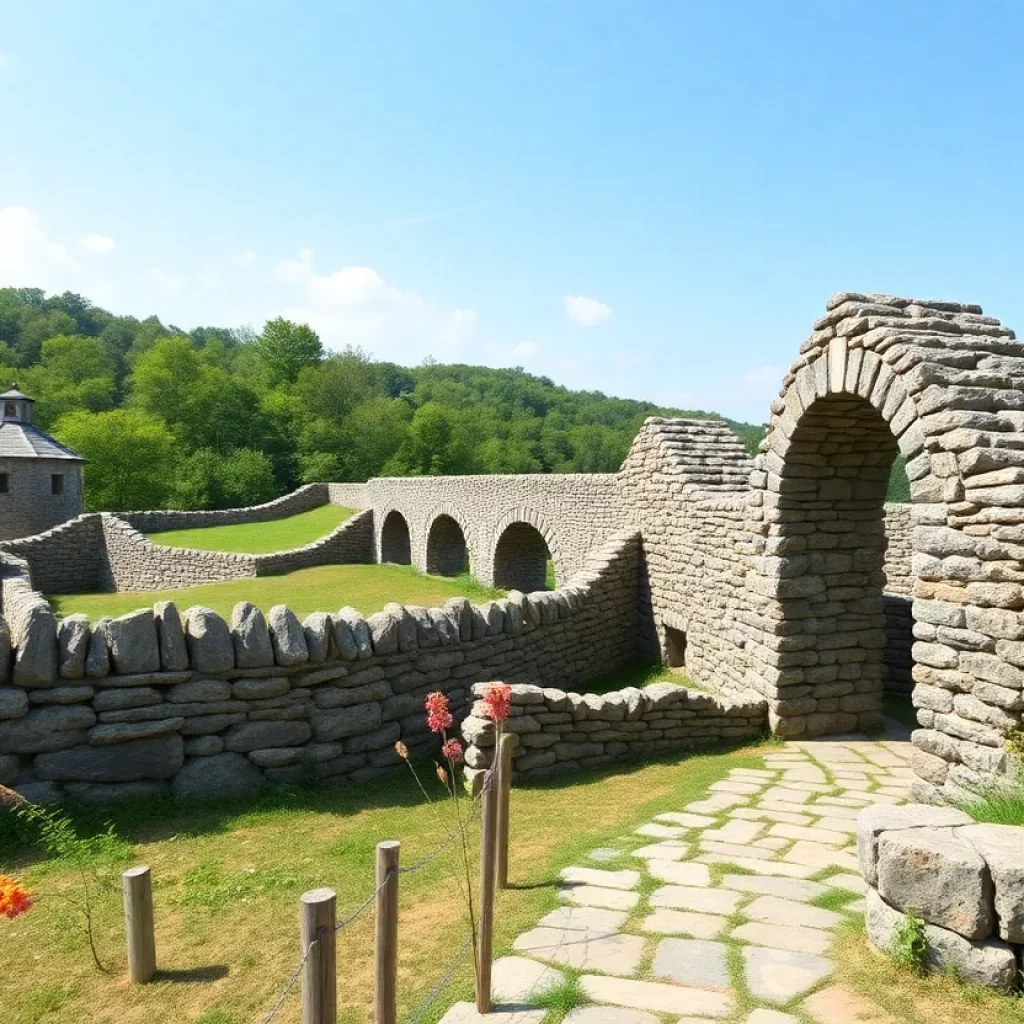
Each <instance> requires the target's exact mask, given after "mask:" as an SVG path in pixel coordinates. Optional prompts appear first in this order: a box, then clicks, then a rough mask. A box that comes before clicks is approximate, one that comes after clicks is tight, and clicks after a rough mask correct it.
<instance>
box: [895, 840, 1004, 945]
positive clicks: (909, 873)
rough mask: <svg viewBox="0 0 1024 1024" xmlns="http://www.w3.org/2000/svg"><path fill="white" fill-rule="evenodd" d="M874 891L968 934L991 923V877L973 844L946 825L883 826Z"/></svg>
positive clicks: (978, 933)
mask: <svg viewBox="0 0 1024 1024" xmlns="http://www.w3.org/2000/svg"><path fill="white" fill-rule="evenodd" d="M878 892H879V894H880V895H881V896H882V898H883V899H884V900H885V901H886V903H888V904H889V905H890V906H893V907H895V908H896V909H897V910H902V911H904V912H906V913H913V914H917V915H918V916H919V917H923V918H924V919H925V920H926V921H928V922H930V923H931V924H936V925H938V926H939V927H940V928H948V929H949V930H950V931H954V932H956V933H957V934H958V935H962V936H964V938H967V939H987V938H988V937H989V935H991V934H992V931H993V926H994V916H993V891H992V878H991V876H990V875H989V873H988V868H987V867H986V865H985V862H984V861H983V860H982V859H981V857H980V856H979V854H978V852H977V850H975V849H974V847H973V846H972V845H971V844H970V843H968V842H967V841H966V840H964V839H958V838H957V837H956V836H955V835H954V834H953V830H952V829H948V828H941V829H940V828H911V829H905V830H902V831H899V832H883V833H882V835H881V836H880V837H879V840H878Z"/></svg>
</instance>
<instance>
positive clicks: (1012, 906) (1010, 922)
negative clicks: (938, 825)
mask: <svg viewBox="0 0 1024 1024" xmlns="http://www.w3.org/2000/svg"><path fill="white" fill-rule="evenodd" d="M955 834H956V835H957V837H958V838H960V839H963V840H965V841H966V842H968V843H970V844H971V846H973V847H974V849H975V850H977V851H978V853H979V854H980V855H981V857H982V859H983V860H984V861H985V863H986V864H987V865H988V870H989V873H990V874H991V876H992V883H993V885H994V887H995V909H996V917H997V918H998V921H999V934H1000V936H1001V937H1002V938H1003V939H1005V940H1006V941H1007V942H1013V943H1016V944H1018V945H1020V944H1024V828H1021V827H1020V826H1019V825H965V826H964V827H963V828H958V829H957V830H956V833H955Z"/></svg>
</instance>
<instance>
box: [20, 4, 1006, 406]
mask: <svg viewBox="0 0 1024 1024" xmlns="http://www.w3.org/2000/svg"><path fill="white" fill-rule="evenodd" d="M1022 51H1024V8H1022V7H1021V6H1020V5H1019V4H1018V3H1015V2H1006V3H995V2H989V0H978V2H971V3H968V2H967V0H963V2H956V3H948V2H943V0H930V2H911V0H889V2H886V3H878V2H872V0H833V2H826V0H817V2H812V0H786V2H782V3H774V4H771V3H767V2H745V3H741V2H727V0H722V2H718V0H715V2H712V0H707V2H705V3H700V4H697V3H683V2H675V3H673V2H669V0H662V2H659V3H646V2H631V3H626V2H624V0H623V2H619V3H602V2H595V0H588V2H581V3H568V2H557V0H551V2H549V3H543V4H542V3H521V2H517V3H512V2H511V0H509V2H504V3H497V2H483V0H477V2H465V3H447V2H443V0H422V2H420V3H404V4H399V3H392V2H389V0H376V2H372V3H371V2H363V3H342V2H331V3H312V2H302V0H295V2H292V3H283V2H281V3H269V2H249V3H235V2H225V0H215V2H204V3H196V2H190V0H176V2H174V3H171V2H164V3H155V2H152V0H134V2H124V3H113V2H104V0H93V2H90V3H84V2H83V3H54V2H48V0H38V2H36V3H32V4H24V3H18V4H15V3H11V2H9V0H0V123H2V124H3V132H2V136H0V286H2V285H7V284H17V285H36V286H39V287H45V288H47V289H59V290H63V289H65V288H72V289H74V290H77V291H81V292H82V293H84V294H86V295H89V296H90V297H91V298H93V299H94V300H95V301H96V302H98V303H99V304H101V305H105V306H107V307H108V308H111V309H113V310H115V311H118V312H130V313H134V314H137V315H146V314H149V313H152V312H155V313H157V314H158V315H159V316H160V317H161V318H162V319H163V320H164V321H165V322H171V323H175V324H178V325H179V326H182V327H193V326H196V325H198V324H217V325H224V326H234V325H238V324H242V323H251V324H254V325H255V326H257V327H258V326H259V325H260V324H261V323H262V321H263V320H264V319H265V318H267V317H269V316H272V315H277V314H280V313H283V314H285V315H289V316H294V317H297V318H302V319H307V320H308V321H309V322H310V323H312V324H313V325H314V326H315V327H317V328H318V329H319V330H320V331H321V334H322V336H323V337H324V340H325V341H326V342H327V343H328V344H329V345H331V346H333V347H341V346H343V345H344V344H346V343H348V342H351V343H353V344H359V345H362V346H363V347H364V348H366V349H367V350H368V351H370V352H372V353H373V354H375V355H376V356H378V357H381V358H390V359H395V360H396V361H399V362H405V363H417V362H419V361H420V360H421V359H422V358H423V357H424V356H426V355H428V354H432V355H434V356H436V357H437V358H438V359H441V360H457V361H462V362H485V363H489V364H492V365H522V366H524V367H526V368H527V369H529V370H531V371H533V372H538V373H544V374H547V375H549V376H551V377H552V378H554V379H555V380H556V381H558V382H559V383H562V384H565V385H567V386H570V387H583V388H596V389H600V390H603V391H605V392H607V393H610V394H618V395H624V396H629V397H637V398H648V399H652V400H655V401H658V402H662V403H666V404H671V405H678V406H684V407H701V408H712V409H717V410H719V411H720V412H722V413H724V414H727V415H731V416H735V417H738V418H742V419H747V420H752V421H761V420H763V419H765V418H766V417H767V405H768V402H769V401H770V399H771V397H772V395H773V393H774V392H775V391H776V390H777V388H778V384H779V381H780V379H781V376H782V373H783V371H784V368H785V367H786V366H787V365H788V364H789V362H790V361H791V360H792V359H793V357H794V356H795V354H796V351H797V348H798V347H799V344H800V342H801V341H802V340H803V338H804V337H806V335H807V333H808V332H809V330H810V325H811V322H812V321H813V320H814V318H815V317H817V316H818V315H820V313H821V311H822V310H823V307H824V303H825V300H826V299H827V298H828V296H829V295H830V294H831V293H832V292H835V291H839V290H864V291H868V290H872V291H885V292H893V293H897V294H906V295H913V296H918V297H933V298H953V299H960V300H964V301H971V302H980V303H981V304H982V305H983V306H984V307H985V310H986V312H989V313H991V314H993V315H995V316H999V317H1001V318H1002V319H1003V320H1004V321H1006V322H1007V323H1009V324H1010V326H1017V327H1019V328H1021V329H1024V297H1022V289H1021V284H1022V262H1024V261H1022V257H1021V254H1020V246H1021V238H1022V236H1024V230H1022V229H1024V170H1022V168H1024V62H1022V61H1021V60H1020V54H1021V52H1022Z"/></svg>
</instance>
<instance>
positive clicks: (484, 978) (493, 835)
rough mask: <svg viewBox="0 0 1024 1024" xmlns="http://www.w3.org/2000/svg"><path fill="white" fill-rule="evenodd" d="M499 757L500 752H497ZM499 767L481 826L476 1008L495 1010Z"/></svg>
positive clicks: (489, 777) (487, 788) (488, 783)
mask: <svg viewBox="0 0 1024 1024" xmlns="http://www.w3.org/2000/svg"><path fill="white" fill-rule="evenodd" d="M495 757H497V754H495ZM496 769H497V766H496V765H495V766H493V767H492V768H491V769H490V771H488V772H487V774H486V775H485V776H484V785H483V793H482V794H481V799H482V800H483V808H482V810H483V814H482V821H481V828H480V935H479V937H478V940H477V975H476V1009H477V1012H478V1013H490V1012H491V955H492V949H493V945H494V859H495V858H494V854H495V847H496V845H497V839H498V778H497V770H496Z"/></svg>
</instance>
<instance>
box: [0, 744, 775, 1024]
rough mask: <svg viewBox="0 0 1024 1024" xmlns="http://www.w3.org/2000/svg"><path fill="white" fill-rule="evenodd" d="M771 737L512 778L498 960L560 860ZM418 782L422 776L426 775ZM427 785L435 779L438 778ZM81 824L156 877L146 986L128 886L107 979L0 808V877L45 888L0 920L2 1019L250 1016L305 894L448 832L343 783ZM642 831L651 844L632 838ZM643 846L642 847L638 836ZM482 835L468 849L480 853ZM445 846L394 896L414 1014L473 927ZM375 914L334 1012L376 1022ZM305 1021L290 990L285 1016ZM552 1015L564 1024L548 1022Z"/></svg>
mask: <svg viewBox="0 0 1024 1024" xmlns="http://www.w3.org/2000/svg"><path fill="white" fill-rule="evenodd" d="M762 753H763V750H762V748H759V747H757V746H751V747H746V748H742V749H737V750H735V751H731V752H719V753H713V754H693V755H691V756H688V757H684V758H678V759H674V760H666V761H661V762H658V763H652V764H646V765H632V766H630V765H622V766H618V767H616V768H615V769H613V770H608V771H605V772H593V773H588V774H586V775H581V776H577V777H575V778H568V779H562V780H559V781H557V782H554V781H552V782H551V783H549V784H544V785H541V784H535V785H531V786H526V785H524V786H521V787H517V788H516V789H514V791H513V797H512V847H511V853H510V868H511V871H510V877H511V887H510V888H509V889H507V890H505V891H503V892H502V893H500V895H499V898H498V901H497V907H496V922H497V924H496V934H495V955H496V956H502V955H505V954H507V953H510V952H512V948H511V947H512V943H513V941H514V939H515V938H516V936H518V935H519V934H521V933H522V932H523V931H525V930H526V929H527V928H530V927H533V926H534V925H535V924H536V922H537V921H538V920H539V919H540V918H541V917H542V916H543V915H544V914H545V913H546V912H548V911H549V910H552V909H554V908H555V907H556V906H558V905H559V902H560V901H559V899H558V897H557V894H556V885H557V882H558V878H559V871H560V870H561V868H563V867H567V866H569V865H572V864H585V863H587V859H586V858H587V854H588V852H589V851H590V850H592V849H594V848H595V847H597V846H602V845H604V846H607V845H612V844H613V843H614V842H615V840H616V839H617V838H621V837H622V834H623V830H624V829H630V830H631V829H632V828H635V827H637V826H639V825H640V824H642V823H644V822H646V821H648V820H650V819H651V818H652V817H653V816H654V815H655V814H658V813H660V812H662V811H665V810H679V809H681V807H682V806H683V805H685V804H686V803H688V802H689V801H691V800H695V799H697V798H699V797H701V796H703V794H704V792H705V791H706V790H707V788H708V786H710V785H711V783H713V782H714V781H716V780H717V779H719V778H722V777H724V776H725V775H726V774H727V772H728V771H729V770H730V769H731V768H734V767H759V766H760V765H761V755H762ZM425 778H427V779H428V780H429V778H430V775H429V772H427V773H426V775H425ZM428 786H429V781H428ZM73 814H74V816H75V820H76V821H77V822H78V823H79V825H80V828H81V830H82V831H83V832H85V833H87V834H92V833H95V832H96V831H98V830H99V829H100V828H101V827H102V824H103V822H104V820H105V819H106V817H108V816H109V818H110V820H111V821H112V822H113V823H114V826H115V828H116V830H117V833H118V834H119V835H120V836H121V837H122V838H123V839H124V840H125V841H126V842H127V843H129V844H130V847H131V852H130V855H128V856H126V857H125V861H124V864H123V865H121V864H119V865H116V866H115V872H114V881H115V883H116V871H119V870H120V869H121V868H122V867H123V866H127V865H128V864H129V863H134V864H140V863H141V864H148V865H150V867H151V868H152V870H153V878H154V902H155V916H156V941H157V952H158V961H159V964H160V967H161V970H162V973H161V974H160V975H159V976H158V979H157V980H156V981H155V982H154V983H152V984H149V985H145V986H132V987H129V986H128V985H127V983H126V981H125V977H124V972H125V951H124V935H123V921H122V908H121V897H120V893H119V890H118V888H117V886H116V884H115V885H114V886H113V887H111V888H110V889H107V890H104V891H103V892H102V893H100V894H94V899H95V901H96V912H95V922H94V926H95V930H96V938H97V945H98V947H99V950H100V955H101V957H102V958H103V959H104V960H105V962H106V963H107V964H108V965H109V967H110V969H111V973H110V974H109V975H102V974H100V973H98V972H97V971H96V970H95V968H94V967H93V966H92V963H91V960H90V957H89V954H88V951H87V948H86V944H85V940H84V937H83V935H82V931H81V928H80V926H79V920H78V918H77V916H76V913H75V911H74V910H73V908H72V907H71V906H70V904H68V903H67V902H66V900H65V899H64V897H66V896H72V897H73V896H75V895H76V893H77V891H78V890H77V880H76V876H75V874H74V872H73V871H70V870H67V869H65V868H63V867H60V866H57V865H55V864H53V863H51V862H47V861H45V860H41V859H39V857H38V855H37V854H36V853H35V852H34V848H30V847H27V846H25V845H24V842H23V838H22V837H20V836H19V834H17V833H16V831H15V829H14V828H13V826H12V824H11V821H10V819H9V818H3V819H0V872H7V873H13V874H16V875H17V876H18V877H20V878H22V879H24V881H25V882H26V884H27V885H28V887H29V889H30V890H31V891H32V892H33V893H35V894H37V895H39V896H40V899H39V902H38V904H37V905H36V907H35V908H33V910H32V911H31V912H30V913H28V914H25V915H24V916H22V917H20V918H18V919H17V920H16V921H12V922H7V921H4V922H0V968H2V969H0V1006H2V1007H3V1008H4V1009H3V1012H2V1013H0V1018H2V1019H3V1021H4V1024H171V1022H173V1024H181V1022H187V1024H250V1022H252V1021H259V1020H260V1019H261V1018H262V1017H263V1015H264V1014H265V1013H266V1012H267V1011H268V1010H269V1009H270V1008H271V1006H272V1005H273V1004H274V1001H275V1000H276V998H277V995H278V993H279V992H280V989H281V986H282V985H283V983H284V982H285V980H286V979H287V978H288V977H289V975H290V974H291V973H292V971H293V970H294V968H295V965H296V963H297V952H296V950H297V945H298V936H297V901H298V897H299V895H300V893H302V892H304V891H305V890H307V889H311V888H315V887H319V886H324V885H326V886H330V887H331V888H333V889H334V890H335V891H336V892H337V894H338V916H339V919H340V918H343V917H344V916H345V915H346V914H348V913H350V912H352V911H353V910H354V909H355V908H356V907H358V906H359V904H360V903H361V902H362V900H363V899H364V898H365V896H366V895H367V894H368V893H369V892H371V891H372V888H373V861H374V848H375V846H376V844H377V842H379V841H380V840H382V839H386V838H397V839H400V840H401V841H402V861H403V863H404V864H406V865H408V864H411V863H413V862H414V861H416V860H417V859H418V858H420V857H422V856H424V855H425V854H427V853H429V852H430V851H431V850H432V849H434V847H435V846H436V845H437V844H438V842H439V841H440V839H441V838H442V833H441V832H440V830H439V827H438V825H437V822H436V819H435V817H434V812H433V810H432V809H431V807H429V806H428V805H426V804H425V802H424V801H423V799H422V797H421V796H420V795H419V792H418V790H417V789H416V787H415V785H414V784H413V782H412V780H411V779H410V778H408V777H407V776H404V775H401V776H398V777H396V778H395V779H393V780H387V781H383V782H378V783H370V784H364V785H361V786H353V787H350V788H347V789H344V790H340V791H338V792H334V793H308V792H302V791H292V792H289V791H270V792H267V793H265V794H263V795H261V796H260V797H258V798H256V799H255V800H253V801H250V802H247V803H239V802H234V803H228V804H223V805H216V806H182V805H175V804H172V803H170V802H159V801H151V802H149V803H148V804H146V805H143V806H134V807H122V808H117V809H111V810H110V811H109V812H104V813H100V812H97V811H90V810H87V809H76V810H74V811H73ZM635 838H636V839H637V840H639V839H640V838H641V837H635ZM645 841H646V840H645ZM476 843H477V838H476V836H474V837H473V840H472V843H471V848H472V856H473V859H474V860H475V849H476ZM456 864H457V850H456V847H455V846H453V847H451V848H450V850H449V851H448V852H446V854H445V855H443V856H441V857H439V858H438V859H437V860H436V861H434V862H433V863H432V864H431V865H430V866H429V867H427V868H425V869H424V870H422V871H419V872H417V873H415V874H410V875H403V876H402V878H401V896H400V923H399V934H400V937H401V938H400V949H399V1016H400V1018H401V1019H403V1020H404V1019H406V1018H407V1017H408V1015H409V1014H410V1013H411V1012H412V1011H413V1010H414V1009H415V1008H416V1007H417V1006H418V1005H419V1003H420V1002H421V1001H422V1000H423V999H424V997H425V996H426V995H427V994H428V993H429V992H430V991H431V989H432V987H433V986H434V985H435V983H436V981H437V979H438V978H439V977H440V976H442V975H443V973H444V971H445V969H446V967H447V966H448V965H449V963H450V962H451V960H452V958H453V956H454V954H455V953H456V951H457V950H458V949H459V947H460V945H461V943H462V940H463V937H464V935H465V934H466V919H465V913H464V911H463V909H462V905H461V902H460V900H459V898H458V896H457V894H456V892H455V884H454V881H453V880H452V876H451V874H450V869H451V868H452V867H454V866H455V865H456ZM372 947H373V918H372V915H371V914H367V915H365V916H363V917H362V918H360V919H359V920H358V921H357V922H356V923H354V924H353V925H352V926H350V927H349V928H347V929H346V930H345V931H344V932H342V933H341V934H340V935H339V936H338V949H339V993H338V998H339V1020H340V1021H341V1022H343V1024H355V1022H362V1021H367V1020H368V1019H369V1011H370V1004H371V999H372V990H373V982H372ZM471 996H472V969H471V966H470V959H469V955H468V953H467V954H466V955H465V956H464V958H463V964H462V967H461V969H459V970H458V971H457V972H456V975H455V977H454V980H453V981H452V983H451V984H449V985H448V986H447V987H446V988H445V989H444V990H443V991H442V993H441V994H440V995H439V997H438V999H437V1000H436V1002H435V1003H434V1004H432V1006H431V1008H430V1010H429V1012H428V1013H426V1014H425V1015H424V1016H423V1017H422V1024H432V1022H434V1021H436V1020H438V1019H439V1018H440V1016H441V1015H442V1014H443V1013H444V1011H445V1010H446V1009H447V1007H448V1006H449V1005H451V1002H452V1001H454V1000H455V999H457V998H462V999H465V998H471ZM277 1020H278V1021H280V1022H282V1024H295V1022H296V1021H298V1020H299V1000H298V997H297V994H293V995H292V996H290V997H289V999H288V1001H287V1002H286V1003H285V1006H284V1008H283V1009H282V1012H281V1014H280V1015H279V1017H278V1018H277ZM551 1024H555V1022H554V1021H552V1022H551Z"/></svg>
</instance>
